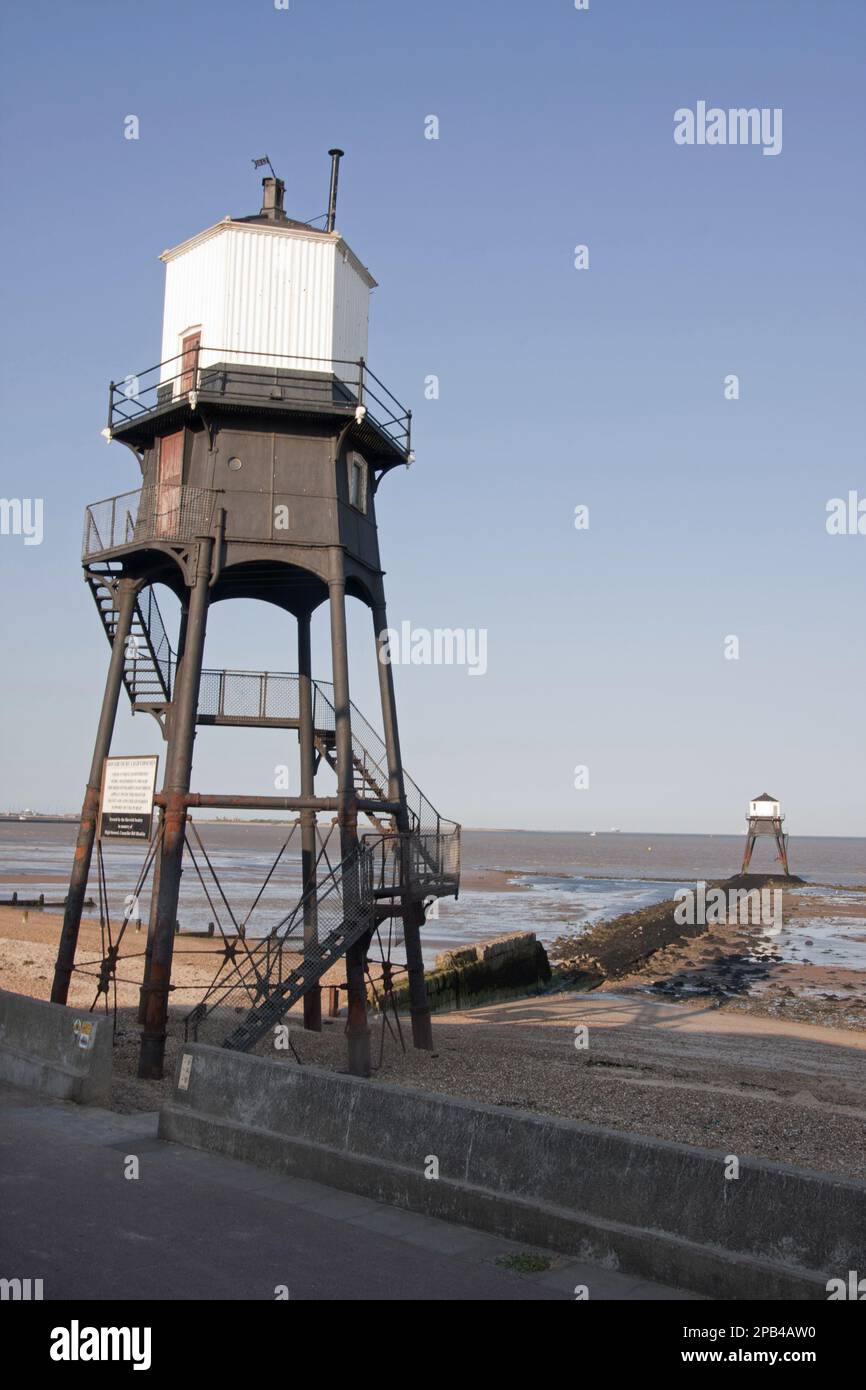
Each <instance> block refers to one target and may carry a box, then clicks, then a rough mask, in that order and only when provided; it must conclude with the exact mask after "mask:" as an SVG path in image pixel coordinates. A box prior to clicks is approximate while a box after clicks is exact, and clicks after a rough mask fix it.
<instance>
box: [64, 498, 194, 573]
mask: <svg viewBox="0 0 866 1390" xmlns="http://www.w3.org/2000/svg"><path fill="white" fill-rule="evenodd" d="M215 497H216V493H214V492H211V491H210V490H209V489H207V488H201V487H186V486H185V485H181V484H177V485H166V486H164V487H142V488H139V489H138V490H137V491H136V492H123V493H121V494H120V495H119V496H118V497H106V498H104V499H103V500H102V501H101V502H91V504H90V506H89V507H87V508H86V510H85V513H84V541H83V545H82V552H81V553H82V559H83V560H85V561H86V560H92V559H93V558H94V557H95V556H98V555H104V554H106V553H108V552H109V551H112V550H119V549H120V548H121V547H123V546H125V545H138V544H140V543H141V542H142V541H152V540H165V541H188V540H194V539H195V538H196V536H201V535H205V534H207V533H208V532H209V531H210V528H211V524H212V522H211V518H212V513H213V506H214V498H215Z"/></svg>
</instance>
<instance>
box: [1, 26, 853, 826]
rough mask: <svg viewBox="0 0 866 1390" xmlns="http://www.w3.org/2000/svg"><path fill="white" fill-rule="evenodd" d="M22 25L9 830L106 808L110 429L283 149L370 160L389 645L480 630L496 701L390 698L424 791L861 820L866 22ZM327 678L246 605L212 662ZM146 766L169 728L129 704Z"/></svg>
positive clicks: (113, 461)
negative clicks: (87, 582) (27, 521)
mask: <svg viewBox="0 0 866 1390" xmlns="http://www.w3.org/2000/svg"><path fill="white" fill-rule="evenodd" d="M3 31H4V32H3V49H4V58H3V65H4V66H3V74H2V89H0V90H2V98H0V99H2V110H3V126H4V134H3V148H2V161H3V172H4V177H3V186H4V192H3V221H2V225H3V234H4V242H5V263H6V267H7V275H6V276H5V277H4V279H5V287H4V305H3V308H4V325H5V329H4V334H3V370H2V385H3V395H4V402H3V405H4V420H5V422H6V439H5V445H6V447H5V450H4V458H3V460H2V483H0V493H2V495H3V496H4V497H7V498H9V497H41V498H43V499H44V508H45V522H44V540H43V543H42V544H41V545H39V546H29V547H25V546H24V544H23V541H22V538H21V537H16V536H0V582H2V586H3V594H4V597H5V602H4V604H3V608H2V642H3V651H4V655H5V657H6V660H5V661H4V673H3V676H2V697H3V706H4V716H5V717H4V719H3V721H2V740H3V746H2V769H3V776H2V788H3V789H2V791H0V804H3V805H5V806H10V807H20V806H25V805H26V806H38V807H41V808H53V809H63V810H72V809H75V808H76V807H77V806H78V804H79V802H80V797H81V792H82V789H83V785H84V781H85V778H86V775H87V769H88V765H89V758H90V747H91V742H92V738H93V733H94V729H95V723H96V717H97V714H98V701H99V699H100V697H101V691H102V685H103V681H104V674H105V668H106V663H107V656H108V649H107V644H106V643H105V639H104V637H103V636H102V633H101V630H100V628H99V624H98V621H97V617H96V614H95V612H94V611H93V605H92V602H91V599H90V597H89V594H88V593H87V591H86V589H85V586H84V584H83V582H82V580H81V578H80V566H79V546H80V537H81V522H82V517H83V511H84V507H85V504H86V503H87V502H89V501H92V500H94V499H97V498H101V497H105V496H109V495H111V494H112V493H116V492H121V491H124V490H127V489H129V488H132V487H134V486H135V485H136V480H137V479H136V469H135V464H134V460H133V459H132V457H131V455H130V454H129V453H128V451H127V450H125V449H124V448H123V447H122V446H121V445H117V444H115V445H110V446H109V445H106V444H105V442H104V441H103V440H101V439H100V437H99V431H100V429H101V428H102V426H103V424H104V423H105V419H104V417H105V409H106V397H107V383H108V381H109V379H110V378H112V377H113V378H115V379H118V378H122V377H123V376H125V375H126V373H127V372H130V371H135V370H138V369H141V368H143V367H146V366H149V365H151V364H152V363H153V362H155V361H156V360H157V358H158V356H159V341H160V322H161V301H162V276H163V268H162V266H161V265H160V263H159V261H158V259H157V258H158V255H159V253H160V252H161V251H162V250H163V249H164V248H165V247H166V246H169V245H174V244H176V243H177V242H179V241H181V240H183V239H184V238H185V237H187V236H189V235H192V234H193V233H195V232H196V231H198V230H200V229H202V228H203V227H206V226H208V225H210V224H211V223H213V222H215V221H216V220H218V219H219V218H220V217H223V216H224V215H225V214H226V213H232V214H238V215H243V214H246V213H249V212H254V211H257V209H258V202H259V182H258V180H259V177H260V175H259V174H257V173H255V172H254V171H253V168H252V164H251V162H250V161H251V159H252V157H253V156H257V155H263V154H265V153H267V154H268V155H270V157H271V159H272V161H273V163H274V165H275V167H276V169H277V172H278V173H279V174H280V175H281V176H282V177H283V178H284V179H285V181H286V185H287V195H286V201H287V207H288V210H289V212H290V213H291V214H292V215H293V216H297V217H300V218H304V219H306V218H310V217H313V216H315V215H317V214H319V213H321V212H323V211H324V208H325V205H326V200H327V177H328V160H327V154H326V152H327V150H328V148H329V146H331V145H333V144H339V145H340V146H341V147H342V148H343V149H345V150H346V159H345V160H344V162H343V169H342V173H341V182H340V204H339V211H338V218H337V222H338V226H339V228H340V230H341V231H342V232H343V234H344V235H345V237H346V238H347V240H348V241H349V243H350V244H351V245H352V247H353V249H355V250H356V251H357V253H358V254H359V255H360V257H361V259H362V260H363V261H365V262H366V263H367V264H368V265H369V266H370V268H371V270H372V272H373V274H374V275H375V276H376V278H377V279H378V281H379V282H380V287H379V289H377V290H376V291H375V294H374V296H373V308H372V320H371V340H370V361H371V364H372V365H373V367H374V369H375V370H376V371H377V373H378V374H379V375H380V376H381V377H382V379H383V380H384V381H385V382H386V383H387V384H388V385H389V386H390V387H391V388H392V389H393V390H394V391H395V393H396V394H397V395H398V396H399V397H400V398H401V399H403V400H405V401H406V402H407V403H408V404H410V405H411V406H412V407H413V408H414V410H415V426H416V436H415V448H416V453H417V463H416V464H415V466H414V467H413V468H412V469H411V470H409V471H408V472H407V471H405V470H397V471H396V472H395V473H394V474H393V475H391V476H390V477H389V478H388V479H387V480H386V481H385V483H384V484H383V486H382V488H381V489H380V492H379V494H378V499H377V501H378V512H379V523H380V542H381V547H382V553H383V560H384V564H385V567H386V569H387V571H388V578H387V581H386V582H387V584H388V596H389V606H390V616H391V620H392V622H393V623H395V624H396V623H399V622H401V621H402V620H409V621H410V622H411V623H412V624H413V626H414V627H428V628H435V627H465V628H473V627H474V628H485V629H486V630H487V633H488V649H489V669H488V673H487V674H486V675H485V676H483V677H470V676H468V675H467V673H466V672H465V671H464V670H459V669H455V668H449V667H441V668H429V667H400V668H398V669H397V671H396V682H397V693H398V699H399V712H400V720H401V733H402V740H403V748H404V757H405V761H406V765H407V768H408V769H409V770H410V771H411V772H412V774H413V776H414V777H415V779H416V781H418V782H419V784H420V785H421V786H422V788H424V790H425V791H426V792H427V793H428V794H429V796H430V797H431V799H432V800H433V801H434V802H435V803H436V804H437V805H439V806H440V808H441V809H442V810H443V812H444V813H446V814H449V815H452V816H454V817H455V818H456V819H459V820H461V821H462V822H463V823H464V824H467V825H475V826H523V827H529V828H539V829H545V828H550V829H564V830H567V829H578V830H589V829H596V828H597V829H607V828H609V827H610V826H611V825H616V826H620V827H621V828H623V829H624V830H630V829H634V830H653V831H657V832H662V831H688V830H693V831H720V832H724V831H730V830H733V829H738V828H740V827H741V825H742V823H743V821H742V817H743V815H744V813H745V809H746V802H747V800H748V798H749V797H750V796H754V795H756V794H757V793H759V792H762V791H764V790H769V791H770V792H772V793H773V794H775V795H777V796H779V797H780V798H781V800H782V801H783V805H784V809H785V810H786V811H787V814H788V826H789V829H790V830H791V832H792V833H793V834H796V833H798V832H799V833H802V834H839V833H849V834H851V833H860V834H862V833H864V820H866V818H864V804H863V803H864V792H863V788H864V785H866V777H864V772H866V768H864V738H863V690H864V688H866V660H864V643H863V637H864V631H863V626H864V624H863V611H864V604H863V599H864V568H866V535H860V536H855V535H848V536H829V535H828V534H827V531H826V527H825V516H826V511H825V509H826V504H827V502H828V500H829V499H831V498H834V497H840V496H841V497H844V496H847V494H848V492H849V491H850V490H857V491H858V495H859V497H860V498H861V499H862V498H866V466H864V462H863V441H864V419H863V389H862V379H863V365H864V355H866V354H864V347H866V344H864V316H863V290H864V271H863V255H862V235H863V233H862V229H863V224H864V194H863V189H864V187H866V179H864V160H863V129H864V111H863V104H864V99H863V84H862V69H863V61H864V55H866V9H864V8H863V6H861V5H860V4H859V3H856V2H855V0H823V3H822V4H821V5H814V4H809V3H794V0H758V3H755V0H748V2H746V0H743V2H742V3H737V0H731V3H727V4H725V5H723V6H720V5H708V4H705V5H696V4H695V3H694V0H664V3H656V4H650V3H646V2H645V0H644V2H643V3H639V0H626V2H625V3H613V0H591V5H590V9H589V11H588V12H577V11H576V10H575V9H574V6H573V3H571V0H558V2H557V3H553V0H546V3H542V4H518V3H514V0H505V2H504V3H469V4H466V3H463V4H461V3H456V0H444V2H442V3H439V4H437V5H435V6H428V5H419V4H406V3H405V0H404V3H402V4H398V3H391V2H390V0H387V2H384V0H371V2H370V3H366V4H363V5H360V4H358V3H349V0H340V2H338V3H331V2H330V0H291V4H290V8H289V9H288V10H287V11H280V10H276V9H275V8H274V5H273V3H272V2H271V3H269V2H268V0H256V2H255V3H249V2H247V3H240V0H238V3H231V4H230V3H225V0H213V2H212V3H207V4H206V3H204V2H203V0H187V3H180V4H178V3H173V4H168V3H162V2H161V0H155V3H150V4H148V5H146V6H135V7H133V6H122V7H117V6H115V5H109V4H108V3H87V0H84V3H78V4H76V5H75V6H68V5H65V4H59V3H51V2H49V3H47V4H45V5H41V6H39V7H38V8H35V9H34V8H32V7H23V6H22V7H18V8H17V9H16V10H15V11H14V12H13V13H7V14H6V16H5V17H4V19H3ZM699 100H706V101H707V103H708V104H709V105H711V106H713V105H715V106H719V107H722V108H728V107H737V106H747V107H751V106H756V107H773V108H775V107H781V108H782V110H783V113H784V119H783V148H782V152H781V153H780V154H779V155H778V156H776V157H772V158H770V157H765V156H763V155H762V153H761V150H760V148H757V147H751V146H749V147H742V146H728V147H715V148H712V147H707V146H704V147H697V146H695V147H681V146H677V145H676V144H675V143H674V141H673V113H674V111H675V110H676V109H677V108H680V107H686V106H688V107H692V108H694V107H695V105H696V103H697V102H698V101H699ZM129 114H135V115H137V116H138V118H139V121H140V139H139V140H137V141H129V140H125V139H124V138H123V122H124V118H125V116H127V115H129ZM431 114H434V115H436V116H438V118H439V122H440V132H439V133H440V138H439V139H438V140H436V141H432V140H426V139H425V138H424V123H425V117H427V116H428V115H431ZM577 244H586V245H587V246H588V247H589V251H590V266H589V269H588V270H585V271H577V270H575V268H574V264H573V260H574V247H575V246H576V245H577ZM729 373H736V374H737V375H738V376H739V378H740V399H739V400H737V401H728V400H725V398H724V393H723V382H724V378H725V376H726V375H728V374H729ZM430 374H436V375H438V376H439V378H440V397H439V399H438V400H435V401H427V400H425V398H424V380H425V377H427V376H428V375H430ZM578 504H585V505H587V506H588V507H589V508H590V527H589V530H587V531H582V532H578V531H576V530H575V528H574V525H573V515H574V508H575V506H576V505H578ZM350 624H351V640H352V649H353V669H352V683H353V686H352V693H353V697H354V698H355V700H356V701H357V703H358V704H359V705H360V706H361V707H362V708H363V709H364V710H365V712H366V713H367V714H368V715H370V716H375V715H376V711H377V695H376V689H375V681H376V673H375V663H374V659H373V654H372V645H371V641H370V636H369V629H370V621H369V617H368V614H367V612H366V610H363V609H362V608H361V607H360V606H359V605H352V608H351V612H350ZM325 627H326V615H325V614H324V613H323V612H322V613H320V614H319V615H318V617H317V620H316V631H315V644H316V654H317V658H318V660H317V666H318V670H319V672H320V673H321V675H322V676H323V677H327V676H328V675H329V671H328V659H327V650H326V646H325ZM728 635H736V636H737V637H738V639H739V643H740V657H739V660H736V661H730V660H726V659H725V656H724V641H725V638H726V637H727V636H728ZM293 649H294V632H293V630H292V625H291V622H290V621H289V620H288V619H287V618H286V617H284V616H283V615H281V614H279V613H278V612H277V611H276V610H268V609H267V608H265V607H262V606H256V605H247V604H243V605H218V606H217V607H216V608H215V610H214V612H213V616H212V621H211V625H210V629H209V640H208V649H207V653H206V662H207V664H209V665H228V666H232V667H235V668H238V667H251V668H256V669H258V668H269V669H277V670H279V669H282V670H285V669H293V668H294V661H293V656H292V653H293ZM113 751H115V752H135V753H138V752H148V751H160V752H161V751H162V747H161V743H160V740H159V737H158V731H157V729H156V725H155V724H154V723H153V721H152V720H150V719H149V717H148V716H137V717H136V718H135V719H134V720H133V719H132V717H131V716H130V715H129V713H128V712H127V711H126V710H123V711H122V713H121V716H120V719H119V721H118V728H117V736H116V740H115V746H114V749H113ZM291 757H292V752H291V749H290V748H289V747H288V743H287V739H285V738H283V737H280V736H278V735H276V734H272V733H262V732H258V733H245V734H233V733H231V732H229V731H223V730H204V731H202V732H201V733H200V734H199V738H198V740H197V748H196V770H195V776H194V787H195V788H196V789H197V790H201V791H208V790H210V791H223V790H233V791H249V792H251V793H258V794H266V793H268V792H269V791H270V790H272V787H273V768H274V766H275V764H277V763H279V762H282V761H290V760H291ZM578 764H582V765H586V766H587V767H588V768H589V774H590V778H589V780H590V785H589V788H588V790H581V791H578V790H575V788H574V786H573V781H574V776H573V773H574V768H575V766H576V765H578Z"/></svg>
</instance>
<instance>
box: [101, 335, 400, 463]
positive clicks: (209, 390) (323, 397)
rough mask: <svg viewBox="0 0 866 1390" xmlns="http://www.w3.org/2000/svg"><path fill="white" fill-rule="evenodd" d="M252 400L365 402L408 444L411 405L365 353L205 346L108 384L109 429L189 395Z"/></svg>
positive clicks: (324, 404) (373, 418)
mask: <svg viewBox="0 0 866 1390" xmlns="http://www.w3.org/2000/svg"><path fill="white" fill-rule="evenodd" d="M190 396H193V397H194V400H197V399H202V400H223V399H231V400H238V399H240V400H247V399H257V400H260V401H263V402H268V403H269V404H270V405H279V404H281V403H282V404H284V405H286V406H287V407H289V408H294V409H304V408H306V409H313V410H323V411H328V410H332V409H336V410H338V411H340V412H341V413H342V412H344V411H346V410H347V409H350V408H352V407H355V408H357V407H358V406H364V408H365V410H366V412H367V418H368V420H369V422H370V423H371V424H372V425H373V426H374V427H375V428H376V429H377V430H379V432H380V433H381V434H383V435H384V436H385V437H386V438H387V439H388V440H389V441H390V443H391V444H393V445H394V446H395V447H396V448H397V449H398V450H399V451H400V452H401V453H402V454H405V455H408V453H409V450H410V446H411V429H412V412H411V410H408V409H407V408H406V407H405V406H404V405H402V404H401V403H400V401H398V400H397V397H396V396H395V395H394V394H393V392H391V391H389V390H388V388H387V386H386V385H385V384H384V382H382V381H380V379H379V378H378V377H377V376H376V374H375V373H374V372H372V371H371V370H370V368H369V367H368V365H367V363H366V361H365V359H364V358H363V357H359V358H357V359H351V358H341V357H333V358H330V357H304V356H297V355H289V354H285V353H273V352H247V351H245V350H241V349H234V348H211V347H206V346H204V345H202V346H200V347H197V348H192V349H187V351H186V352H179V353H178V354H177V356H176V357H170V358H167V359H166V360H165V361H164V362H157V363H156V364H155V366H153V367H148V368H147V369H146V370H145V371H143V372H133V373H130V374H129V375H128V376H126V377H124V378H123V380H122V381H119V382H116V381H112V382H111V383H110V384H109V402H108V428H109V430H118V429H122V428H123V427H124V426H125V425H128V424H130V423H132V422H133V421H135V420H137V419H139V418H141V417H143V416H145V415H149V414H150V413H151V412H152V411H158V410H164V409H166V408H167V407H170V406H173V405H177V404H180V403H181V402H183V401H187V400H189V398H190Z"/></svg>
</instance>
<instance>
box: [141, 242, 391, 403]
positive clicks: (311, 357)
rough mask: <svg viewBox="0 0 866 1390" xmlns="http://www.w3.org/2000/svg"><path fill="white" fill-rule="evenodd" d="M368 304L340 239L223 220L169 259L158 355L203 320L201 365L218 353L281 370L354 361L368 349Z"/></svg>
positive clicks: (173, 349)
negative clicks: (291, 360) (222, 225)
mask: <svg viewBox="0 0 866 1390" xmlns="http://www.w3.org/2000/svg"><path fill="white" fill-rule="evenodd" d="M369 300H370V291H369V287H368V286H367V284H366V282H365V280H364V279H363V278H362V277H361V276H360V275H359V274H358V272H357V271H356V270H355V269H354V268H353V266H352V264H351V262H350V261H349V260H344V259H343V257H342V256H341V255H340V254H339V253H338V251H337V248H336V245H335V243H334V242H332V241H325V240H324V239H322V240H316V239H313V238H310V237H303V236H300V237H295V236H290V235H283V234H279V233H275V232H272V231H269V230H268V231H260V230H254V229H251V228H247V227H238V226H227V227H226V228H225V229H224V230H221V231H220V232H219V233H218V234H217V235H216V236H213V237H210V238H209V239H208V240H207V241H204V242H200V243H199V244H198V245H197V246H194V247H192V248H191V249H190V250H189V251H186V252H184V253H183V254H182V255H180V256H178V257H176V258H175V259H174V260H171V261H169V262H168V263H167V265H166V289H165V314H164V320H163V340H162V359H163V361H165V360H166V359H168V358H172V357H175V356H176V354H177V353H179V352H180V348H181V338H182V336H183V334H184V333H185V332H186V331H187V330H188V329H190V328H193V327H199V326H200V327H201V338H202V344H203V347H204V349H205V350H203V352H202V356H201V366H203V367H204V366H208V365H209V364H210V363H211V362H213V361H215V360H216V359H217V358H218V356H219V349H223V350H224V351H225V352H228V353H230V354H231V360H232V361H235V362H237V361H243V360H244V354H245V353H249V354H250V358H249V360H250V362H251V363H252V364H258V365H260V366H278V365H283V366H285V365H287V364H286V363H282V364H280V362H279V361H278V359H279V358H280V357H283V356H288V357H293V358H298V359H299V360H298V361H297V362H294V363H292V365H293V366H296V367H298V368H304V367H309V368H311V369H316V368H318V369H319V370H321V369H322V367H323V364H324V362H325V361H332V360H333V359H335V358H346V359H348V360H350V361H355V360H356V359H357V358H358V357H361V356H363V357H366V355H367V320H368V313H369ZM207 349H212V350H213V351H210V352H208V351H206V350H207ZM253 354H262V355H261V356H254V355H253ZM178 366H179V364H178ZM173 370H174V369H172V368H169V369H166V371H165V373H164V376H165V377H167V376H170V375H172V373H173Z"/></svg>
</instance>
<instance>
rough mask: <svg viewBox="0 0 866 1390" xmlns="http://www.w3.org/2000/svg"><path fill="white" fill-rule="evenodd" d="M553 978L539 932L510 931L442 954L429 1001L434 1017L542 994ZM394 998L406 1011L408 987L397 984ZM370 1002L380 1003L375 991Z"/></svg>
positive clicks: (432, 974) (429, 989) (429, 985)
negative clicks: (455, 1010)
mask: <svg viewBox="0 0 866 1390" xmlns="http://www.w3.org/2000/svg"><path fill="white" fill-rule="evenodd" d="M550 975H551V971H550V964H549V962H548V959H547V952H546V951H545V949H544V947H543V946H542V945H541V943H540V942H539V941H537V940H536V937H535V932H506V933H505V934H504V935H502V936H494V937H489V938H488V939H487V940H486V941H481V942H478V943H477V944H475V945H469V946H460V947H458V948H457V949H456V950H453V951H442V952H440V954H439V955H438V956H437V957H436V965H435V969H434V970H431V971H428V972H427V975H426V983H427V999H428V1001H429V1004H430V1008H431V1010H432V1011H433V1013H444V1012H447V1011H448V1010H452V1009H470V1008H477V1007H480V1005H482V1004H494V1003H496V1002H497V1001H499V1000H502V999H515V998H520V997H522V996H524V995H527V994H535V993H538V991H539V990H541V989H543V988H544V986H545V985H546V984H547V982H548V981H549V980H550ZM393 999H394V1002H395V1003H396V1005H397V1008H398V1009H408V1007H409V986H408V985H407V984H405V983H404V984H402V985H400V986H398V988H397V989H395V990H394V993H393ZM369 1002H370V1004H371V1006H375V1004H376V995H375V994H374V992H373V991H372V990H371V991H370V995H369Z"/></svg>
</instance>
